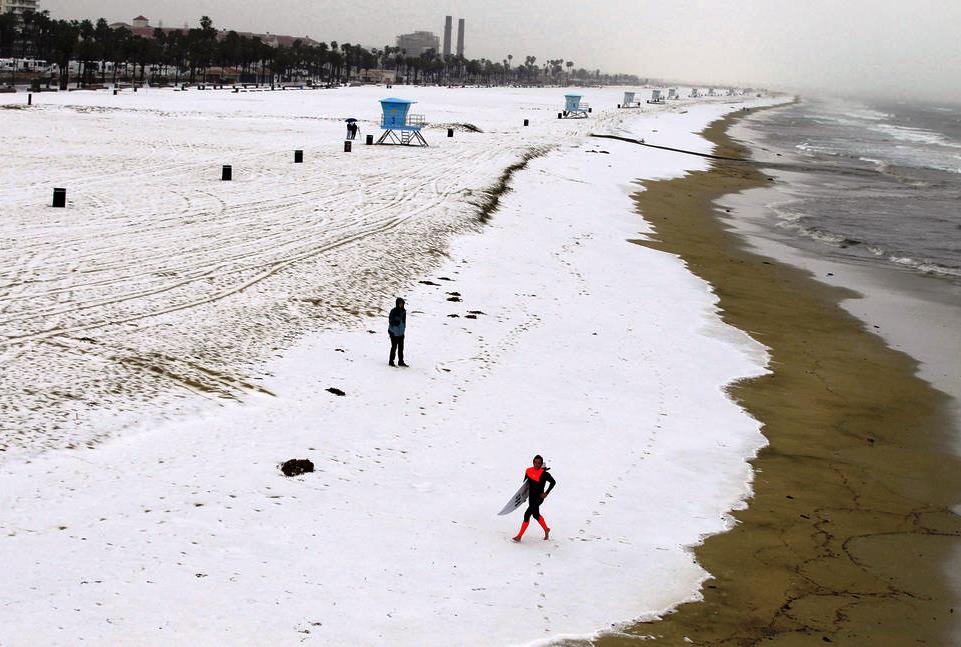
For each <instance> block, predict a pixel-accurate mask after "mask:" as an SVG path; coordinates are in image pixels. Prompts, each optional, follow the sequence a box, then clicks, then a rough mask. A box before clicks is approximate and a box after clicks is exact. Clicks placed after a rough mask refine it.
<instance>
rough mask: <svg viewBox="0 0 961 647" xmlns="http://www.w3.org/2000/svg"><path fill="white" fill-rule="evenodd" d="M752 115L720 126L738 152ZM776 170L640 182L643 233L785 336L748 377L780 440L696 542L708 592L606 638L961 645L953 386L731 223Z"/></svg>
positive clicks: (736, 169) (747, 323) (722, 149)
mask: <svg viewBox="0 0 961 647" xmlns="http://www.w3.org/2000/svg"><path fill="white" fill-rule="evenodd" d="M740 114H741V115H743V114H745V113H743V112H742V113H740ZM737 118H738V115H734V116H731V117H728V118H726V119H723V120H720V121H718V122H716V123H715V124H712V125H711V126H710V127H709V128H708V129H706V130H705V132H704V134H705V136H706V137H708V138H709V139H710V140H711V141H713V142H715V143H716V144H717V145H718V150H717V152H718V154H720V155H725V156H736V157H743V156H746V154H747V152H746V151H745V150H744V149H743V148H741V147H740V146H739V145H738V144H736V143H735V142H733V141H732V140H731V139H730V138H728V137H727V135H726V131H727V128H728V126H729V125H730V123H732V121H733V120H734V119H737ZM769 181H770V180H769V179H768V178H767V176H765V175H763V174H762V173H761V172H759V171H758V169H757V167H755V166H753V165H750V164H742V163H736V162H723V161H722V162H714V163H713V167H712V169H711V170H709V171H705V172H697V173H692V174H690V175H688V176H685V177H683V178H679V179H676V180H670V181H661V182H649V183H646V184H645V188H646V191H644V192H643V193H639V194H637V196H636V201H637V206H638V209H639V210H640V211H641V212H642V213H643V214H644V216H645V218H647V220H648V221H649V222H651V223H653V224H654V227H655V229H656V232H655V234H654V236H653V240H652V241H634V242H637V243H638V244H642V245H646V246H649V247H652V248H654V249H658V250H663V251H665V252H669V253H674V254H678V255H680V256H681V257H682V258H683V259H684V260H685V261H686V262H687V264H688V266H689V267H690V269H691V271H693V272H694V273H695V274H697V275H698V276H700V277H702V278H703V279H705V280H707V281H708V282H710V283H711V284H712V285H713V286H714V289H715V292H716V293H717V295H718V297H719V298H720V303H719V308H720V309H721V311H722V316H723V318H724V320H725V321H726V322H728V323H730V324H731V325H733V326H736V327H738V328H740V329H742V330H746V331H749V332H750V333H751V334H752V336H753V337H754V338H755V339H757V340H758V341H760V342H761V343H763V344H765V345H766V346H768V347H769V348H770V353H771V364H770V367H771V369H772V371H773V373H772V374H770V375H767V376H764V377H761V378H757V379H751V380H745V381H743V382H740V383H738V384H736V385H734V386H733V387H732V388H731V389H730V393H731V395H732V396H733V397H734V398H735V399H736V400H737V401H738V402H739V403H740V404H741V405H742V406H744V407H745V408H746V409H747V410H748V411H749V412H750V413H751V414H752V415H753V416H755V417H756V418H757V419H758V420H760V421H761V422H762V423H763V424H764V429H763V431H764V434H765V435H766V436H767V438H768V440H769V442H770V445H769V446H768V447H767V448H765V449H763V450H762V451H761V452H760V453H759V455H758V456H757V458H756V459H755V460H753V461H752V464H753V466H754V470H755V481H754V484H753V487H754V496H753V497H752V498H751V499H750V501H749V502H748V507H747V509H745V510H742V511H738V512H735V513H734V515H733V516H734V517H735V518H736V519H737V525H736V526H735V527H734V528H733V529H732V530H731V531H730V532H727V533H724V534H721V535H715V536H712V537H709V538H708V539H707V540H706V541H705V542H704V544H703V545H701V546H699V547H698V548H696V549H695V554H696V557H697V560H698V562H699V563H700V564H702V565H703V566H704V568H705V569H707V571H708V572H709V573H710V574H711V575H712V578H711V579H709V580H707V581H706V582H705V583H704V587H703V596H704V599H703V600H702V601H698V602H693V603H689V604H684V605H682V606H681V607H679V608H678V609H677V610H676V612H674V613H671V614H669V615H667V616H666V617H665V618H664V619H662V620H660V621H656V622H650V623H640V624H637V625H634V626H632V627H628V628H627V629H625V631H624V633H623V634H621V635H608V636H604V637H602V638H600V639H599V640H597V641H595V643H594V644H596V645H599V646H604V647H614V646H619V645H636V644H638V637H641V636H646V637H650V638H649V639H648V640H647V641H645V642H644V644H650V643H652V642H653V643H654V644H664V645H686V644H691V641H692V642H693V644H695V645H724V646H734V645H737V646H741V645H755V644H760V643H763V644H764V645H781V646H789V645H790V646H793V645H813V644H827V643H833V644H840V645H871V646H873V647H878V646H886V645H892V646H895V645H897V646H902V645H916V644H926V645H938V646H944V645H950V644H956V643H955V640H956V638H957V635H956V634H954V635H953V634H952V632H953V631H956V629H957V626H958V618H956V617H955V616H956V614H958V613H961V605H959V608H957V609H955V604H956V603H957V597H958V596H957V592H955V591H952V590H951V588H950V585H949V581H948V578H947V577H946V574H945V570H944V569H945V564H946V563H947V559H948V556H949V555H950V554H951V552H952V551H957V550H958V549H959V547H961V517H959V516H958V515H956V514H955V513H953V512H952V511H951V507H952V506H955V505H957V504H958V503H959V501H961V459H959V458H958V457H957V456H955V455H953V454H952V453H951V451H950V447H951V446H952V440H953V439H952V434H953V430H952V422H951V420H950V419H949V417H948V406H947V405H948V403H949V399H948V398H947V396H945V395H944V394H942V393H940V392H939V391H937V390H935V389H934V388H932V387H931V386H930V385H929V384H928V383H926V382H924V381H923V380H921V379H920V378H918V377H917V376H916V371H917V363H916V362H915V361H914V360H913V359H912V358H911V357H909V356H907V355H905V354H903V353H901V352H899V351H895V350H892V349H891V348H889V347H888V346H886V345H885V343H884V342H883V340H882V339H880V338H879V337H878V336H876V335H874V334H871V333H869V332H867V331H866V329H865V326H864V324H863V323H862V322H861V321H860V320H858V319H856V318H855V317H853V316H851V315H849V314H848V313H846V312H845V311H844V310H843V309H841V308H840V307H839V305H838V303H839V301H840V300H842V299H845V298H849V297H851V296H853V293H851V292H849V291H847V290H844V289H841V288H836V287H830V286H826V285H824V284H822V283H820V282H817V281H815V280H814V279H813V278H812V277H811V275H810V274H809V273H808V272H806V271H803V270H800V269H796V268H793V267H789V266H787V265H783V264H780V263H778V262H777V261H776V260H774V259H772V258H766V257H763V256H760V255H758V254H757V253H754V252H751V251H748V250H747V245H746V243H745V242H744V241H743V240H742V239H741V238H740V237H739V236H737V235H735V234H734V233H732V231H731V230H730V228H729V227H728V226H726V225H725V224H724V222H723V215H724V214H723V213H718V211H719V209H718V208H717V207H716V206H715V205H714V204H713V202H714V200H716V199H717V198H719V197H720V196H722V195H725V194H729V193H733V192H737V191H743V190H745V189H749V188H752V187H757V186H762V185H764V184H766V183H768V182H769ZM919 332H920V331H919ZM922 334H923V333H922ZM952 636H953V637H952ZM685 638H686V639H687V640H685Z"/></svg>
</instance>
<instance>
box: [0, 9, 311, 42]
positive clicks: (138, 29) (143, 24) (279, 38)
mask: <svg viewBox="0 0 961 647" xmlns="http://www.w3.org/2000/svg"><path fill="white" fill-rule="evenodd" d="M5 1H7V0H0V2H5ZM13 1H21V0H13ZM34 1H36V0H34ZM121 27H124V28H126V29H127V30H129V31H130V33H132V34H133V35H135V36H141V37H143V38H151V39H152V38H153V37H154V30H155V29H158V27H154V26H153V25H151V24H150V19H149V18H147V17H146V16H142V15H141V16H137V17H136V18H134V19H133V20H131V21H130V22H129V23H127V22H115V23H111V24H110V28H111V29H120V28H121ZM159 29H160V31H162V32H165V33H168V34H169V33H170V32H173V31H187V29H188V27H187V26H186V25H184V26H183V27H159ZM227 33H228V31H227V30H226V29H222V30H220V31H218V32H217V39H218V40H222V39H224V38H226V36H227ZM237 35H239V36H243V37H245V38H259V39H260V40H261V41H262V42H263V43H264V44H265V45H270V46H271V47H279V46H281V45H283V46H284V47H290V46H292V45H293V44H294V42H295V41H298V40H299V41H300V42H301V44H303V45H310V46H314V45H319V44H320V43H319V42H318V41H316V40H314V39H312V38H311V37H310V36H286V35H279V34H271V33H269V32H268V33H265V34H258V33H254V32H249V31H238V32H237Z"/></svg>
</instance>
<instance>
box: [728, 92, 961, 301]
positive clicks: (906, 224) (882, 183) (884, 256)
mask: <svg viewBox="0 0 961 647" xmlns="http://www.w3.org/2000/svg"><path fill="white" fill-rule="evenodd" d="M743 128H744V131H745V132H746V133H747V134H748V139H749V140H750V141H751V142H752V143H753V144H755V146H756V147H755V150H756V151H757V152H756V156H757V157H758V159H761V160H764V161H768V162H771V163H776V164H777V165H778V166H780V167H782V168H783V169H784V170H786V171H789V172H790V173H791V178H790V182H789V183H788V184H789V186H788V187H787V188H786V193H785V192H782V193H781V195H782V196H784V195H787V196H788V197H787V198H786V199H783V200H781V201H779V202H777V203H776V204H774V205H772V209H773V213H774V214H775V219H774V221H773V222H772V224H773V225H774V226H776V227H778V228H780V229H782V230H785V231H787V232H790V233H792V234H795V235H796V236H797V237H799V239H804V240H805V241H806V242H807V244H809V245H813V246H816V247H821V248H822V251H830V253H831V254H832V255H841V256H850V257H856V258H858V259H859V260H861V261H865V260H867V261H869V262H870V261H871V260H872V259H873V260H876V261H877V262H880V263H888V264H896V265H899V266H902V267H904V268H906V269H910V270H914V271H917V272H922V273H926V274H929V275H932V276H938V277H942V278H945V279H948V280H950V281H952V282H955V283H958V284H961V106H950V105H923V104H911V103H907V102H902V103H873V102H863V101H853V100H839V99H822V100H802V101H801V102H800V103H798V104H794V105H791V106H788V107H785V108H781V109H776V110H770V111H764V112H761V113H759V114H758V115H756V116H754V117H752V118H751V119H750V120H749V121H747V122H745V123H744V126H743ZM735 134H736V133H735Z"/></svg>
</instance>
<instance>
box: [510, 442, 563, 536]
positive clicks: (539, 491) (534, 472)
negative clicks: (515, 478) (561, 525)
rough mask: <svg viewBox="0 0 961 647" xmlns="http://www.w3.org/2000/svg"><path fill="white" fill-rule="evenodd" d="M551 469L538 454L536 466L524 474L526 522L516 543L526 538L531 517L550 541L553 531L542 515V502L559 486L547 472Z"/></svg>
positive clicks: (535, 460) (535, 458) (518, 534)
mask: <svg viewBox="0 0 961 647" xmlns="http://www.w3.org/2000/svg"><path fill="white" fill-rule="evenodd" d="M549 469H550V468H549V467H544V459H543V458H542V457H541V455H540V454H538V455H537V456H535V457H534V465H533V466H532V467H528V468H527V471H525V472H524V480H525V481H526V482H527V510H525V511H524V522H523V523H522V524H521V529H520V532H518V533H517V536H516V537H514V541H520V540H521V537H523V536H524V533H525V532H526V531H527V526H528V525H530V522H531V517H534V518H535V519H537V523H539V524H541V528H543V529H544V540H545V541H546V540H548V539H550V536H551V529H550V528H548V527H547V521H546V520H545V519H544V517H543V516H542V515H541V502H543V501H544V499H546V498H547V495H548V494H550V493H551V490H553V489H554V486H555V485H557V481H555V480H554V477H553V476H551V475H550V474H549V473H548V471H547V470H549ZM544 483H549V484H550V485H548V487H547V490H546V491H545V490H544Z"/></svg>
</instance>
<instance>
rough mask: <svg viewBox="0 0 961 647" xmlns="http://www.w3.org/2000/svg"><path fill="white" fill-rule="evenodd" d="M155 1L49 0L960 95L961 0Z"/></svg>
mask: <svg viewBox="0 0 961 647" xmlns="http://www.w3.org/2000/svg"><path fill="white" fill-rule="evenodd" d="M162 7H163V8H162V10H161V11H159V12H157V11H153V10H152V9H150V8H149V6H148V5H147V4H146V3H143V2H131V1H130V0H40V8H41V9H47V10H49V11H50V13H51V15H52V16H53V17H58V18H71V19H72V18H78V19H79V18H94V19H95V18H99V17H104V18H106V19H108V20H109V21H111V22H114V21H124V22H130V20H131V19H132V18H133V17H134V16H137V15H139V14H143V15H144V16H146V17H147V18H149V19H150V24H151V25H154V26H158V25H160V23H161V22H162V23H163V25H164V26H165V27H178V26H183V24H184V23H187V24H188V25H189V26H191V27H193V26H196V25H197V22H198V21H199V19H200V17H201V16H202V15H208V16H210V17H211V18H212V19H213V21H214V24H215V25H216V26H217V27H218V28H226V29H235V30H238V31H254V32H270V33H275V34H288V35H292V36H310V37H311V38H313V39H315V40H320V41H325V42H330V41H332V40H336V41H338V42H341V43H344V42H349V43H356V44H361V45H364V46H365V47H383V46H384V45H393V44H394V42H395V38H396V36H397V35H398V34H401V33H406V32H410V31H414V30H426V31H432V32H434V33H435V34H437V35H438V36H440V37H442V36H443V30H444V16H445V15H452V16H453V17H454V20H455V26H454V32H455V33H454V39H455V41H456V29H457V27H456V21H457V19H458V18H464V19H466V47H465V55H466V56H468V57H470V58H489V59H491V60H494V61H501V60H503V59H505V58H507V55H508V54H513V56H514V61H515V63H516V62H518V61H521V62H522V61H523V60H524V57H525V56H527V55H534V56H536V57H537V59H538V62H543V61H545V60H547V59H550V58H564V59H565V60H572V61H574V64H575V66H576V67H584V68H587V69H595V68H600V69H601V70H602V71H604V72H610V73H615V72H619V73H629V74H637V75H638V76H641V77H650V78H662V79H674V80H677V81H688V82H692V83H711V84H718V85H728V84H731V85H742V86H743V85H754V86H762V87H771V88H775V89H785V90H797V91H801V92H803V93H805V94H811V93H812V92H824V93H827V94H834V95H848V96H850V95H862V96H870V97H876V98H885V99H891V100H903V99H907V98H914V99H918V100H931V101H938V102H950V103H961V74H958V73H957V70H958V69H959V68H961V44H959V43H961V39H959V38H958V37H957V35H956V34H955V33H953V32H954V31H955V30H956V27H957V25H959V24H961V2H947V1H936V0H919V1H916V2H913V3H905V2H898V1H893V0H879V1H876V2H867V1H865V0H854V1H850V2H847V3H844V4H840V3H835V2H828V1H827V0H808V2H805V3H803V4H802V3H797V2H793V1H790V0H768V1H760V0H758V1H751V2H748V1H734V2H727V3H724V4H721V3H717V2H706V1H704V2H701V1H694V0H673V1H669V0H651V1H648V2H639V1H638V0H607V1H605V2H593V3H588V2H580V3H575V2H558V1H557V0H529V1H528V2H524V3H518V2H507V1H505V0H493V1H483V2H482V1H481V0H449V1H447V2H422V1H418V0H410V1H408V2H396V1H394V0H380V1H375V0H350V1H348V0H329V1H327V2H309V1H308V0H285V1H283V2H281V3H277V4H273V5H270V6H267V5H265V4H263V3H260V2H245V1H244V0H168V1H167V2H165V3H163V6H162Z"/></svg>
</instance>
